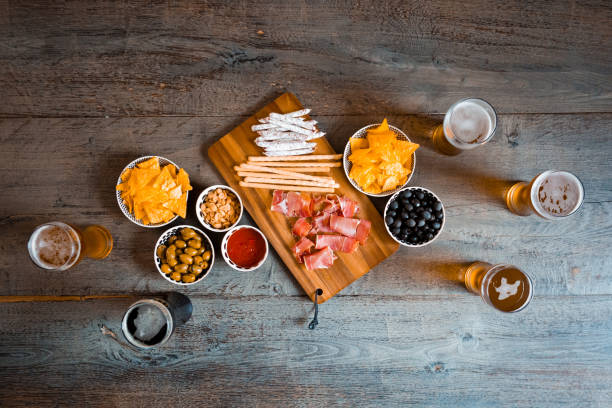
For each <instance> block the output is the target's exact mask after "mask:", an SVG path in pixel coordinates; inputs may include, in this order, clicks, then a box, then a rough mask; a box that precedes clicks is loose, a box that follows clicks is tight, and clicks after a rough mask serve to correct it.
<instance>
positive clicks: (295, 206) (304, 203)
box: [270, 190, 312, 217]
mask: <svg viewBox="0 0 612 408" xmlns="http://www.w3.org/2000/svg"><path fill="white" fill-rule="evenodd" d="M270 209H271V210H272V211H275V212H279V213H281V214H284V215H286V216H287V217H310V216H311V215H312V199H311V198H310V196H308V195H302V194H300V193H298V192H295V191H289V192H285V191H282V190H274V192H273V193H272V205H271V207H270Z"/></svg>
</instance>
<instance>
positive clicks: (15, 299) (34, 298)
mask: <svg viewBox="0 0 612 408" xmlns="http://www.w3.org/2000/svg"><path fill="white" fill-rule="evenodd" d="M136 296H141V295H65V296H45V295H40V296H39V295H31V296H30V295H24V296H0V303H19V302H75V301H77V302H82V301H85V300H92V299H129V298H133V297H136Z"/></svg>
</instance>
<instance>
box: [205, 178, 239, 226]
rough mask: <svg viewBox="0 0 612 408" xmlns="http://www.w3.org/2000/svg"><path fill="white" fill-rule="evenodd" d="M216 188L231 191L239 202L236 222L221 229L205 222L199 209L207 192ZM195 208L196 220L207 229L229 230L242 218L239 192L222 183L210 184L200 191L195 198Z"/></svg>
mask: <svg viewBox="0 0 612 408" xmlns="http://www.w3.org/2000/svg"><path fill="white" fill-rule="evenodd" d="M217 188H220V189H223V190H227V191H229V192H231V193H233V194H234V195H235V196H236V198H238V204H240V214H238V218H236V222H234V223H233V224H232V225H230V226H229V227H227V228H222V229H217V228H214V227H213V226H212V225H210V224H209V223H207V222H206V221H205V220H204V214H202V210H201V209H200V206H201V205H202V203H203V202H204V200H205V199H206V196H207V195H208V193H210V192H211V191H213V190H215V189H217ZM195 209H196V216H197V217H198V221H200V224H202V226H203V227H204V228H206V229H209V230H211V231H213V232H225V231H229V230H230V229H232V228H233V227H235V226H236V225H238V223H239V222H240V219H242V213H243V211H244V206H243V205H242V198H240V194H238V193H237V192H236V190H234V189H233V188H231V187H230V186H224V185H222V184H216V185H214V186H210V187H208V188H206V189H205V190H204V191H202V192H201V193H200V195H199V196H198V199H197V200H196V204H195Z"/></svg>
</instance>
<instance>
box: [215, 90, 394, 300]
mask: <svg viewBox="0 0 612 408" xmlns="http://www.w3.org/2000/svg"><path fill="white" fill-rule="evenodd" d="M302 108H303V107H302V104H301V103H300V101H298V99H297V98H296V97H295V96H294V95H293V94H291V93H285V94H283V95H281V96H280V97H278V98H277V99H276V100H275V101H274V102H272V103H270V104H268V105H266V106H265V107H264V108H263V109H261V110H260V111H259V112H257V113H256V114H255V115H253V116H251V117H250V118H249V119H247V120H246V121H244V122H243V123H242V124H241V125H240V126H238V127H237V128H235V129H234V130H232V131H231V132H230V133H228V134H227V135H225V136H223V137H222V138H221V139H219V140H218V141H217V142H216V143H215V144H213V145H212V146H211V147H210V148H209V149H208V156H209V157H210V160H211V161H212V162H213V164H214V165H215V166H216V167H217V169H218V170H219V172H220V173H221V175H222V176H223V178H224V179H225V181H226V182H227V184H228V185H230V186H231V187H232V188H233V189H235V190H236V191H237V192H238V193H239V194H240V196H241V198H242V202H243V203H244V207H245V209H246V210H247V211H248V212H249V214H250V215H251V217H252V218H253V220H255V222H256V223H257V225H258V226H259V228H260V229H261V230H262V231H263V233H264V234H265V235H266V237H267V238H268V241H269V242H270V244H271V245H272V247H274V249H275V250H276V252H277V253H278V255H279V256H280V257H281V259H282V260H283V262H284V263H285V265H287V268H289V270H290V271H291V273H292V274H293V276H294V277H295V279H297V281H298V282H299V284H300V285H301V286H302V288H303V289H304V291H306V293H307V294H308V296H310V298H311V299H313V300H314V295H315V291H316V290H317V288H321V289H322V290H323V295H322V296H319V298H318V302H319V303H323V302H325V301H326V300H328V299H330V298H331V297H333V296H334V295H335V294H336V293H338V292H340V291H341V290H342V289H344V288H345V287H347V286H348V285H350V284H351V283H352V282H354V281H356V280H357V279H359V278H360V277H361V276H363V275H365V274H366V273H367V272H368V271H370V269H372V268H373V267H374V266H376V265H377V264H378V263H380V262H381V261H382V260H384V259H385V258H387V257H388V256H390V255H391V254H393V253H394V252H395V251H397V249H398V247H399V244H398V243H397V242H395V241H394V240H393V239H391V237H389V235H388V234H387V231H386V229H385V226H384V224H383V219H382V217H381V215H380V214H379V213H378V210H376V208H375V207H374V205H373V204H372V202H371V201H370V199H369V198H368V197H367V196H365V195H364V194H361V193H360V192H358V191H357V190H355V189H354V188H353V186H351V184H350V183H349V181H348V180H347V179H346V176H345V174H344V170H343V169H342V167H336V168H332V170H331V175H332V176H333V178H334V179H335V180H336V181H337V182H338V184H340V188H338V189H336V193H338V194H340V195H344V196H347V197H350V198H351V199H353V200H356V201H357V202H359V206H360V209H359V212H358V213H357V217H359V218H362V219H367V220H370V221H371V222H372V230H371V232H370V235H369V237H368V240H367V243H366V245H363V246H362V245H360V246H359V248H358V249H357V251H355V252H353V253H352V254H346V253H342V252H336V256H338V259H336V261H335V262H334V264H333V266H332V267H331V268H329V269H317V270H314V271H309V270H307V269H306V267H305V266H304V265H303V264H300V263H298V262H297V261H296V259H295V257H294V256H293V252H292V251H291V248H292V247H293V245H294V244H295V242H296V240H295V238H294V237H293V235H292V234H291V224H290V219H289V218H287V217H285V216H284V215H282V214H280V213H276V212H272V211H270V204H271V203H272V190H264V189H254V188H248V187H241V186H240V185H239V184H238V183H239V181H240V178H239V177H238V176H237V175H236V172H235V171H234V166H236V165H239V164H240V163H243V162H245V161H246V160H247V157H248V156H260V155H262V151H261V149H260V148H259V147H257V146H256V145H255V143H254V142H253V140H254V139H255V138H256V137H257V134H256V133H254V132H252V131H251V126H252V125H254V124H257V123H258V121H257V120H258V119H261V118H264V117H266V116H268V115H269V114H270V112H278V113H288V112H292V111H295V110H298V109H302ZM323 131H325V130H324V129H323ZM315 141H316V143H317V147H316V149H315V151H314V153H313V154H334V153H335V152H334V150H333V149H332V147H331V146H330V145H329V143H328V142H327V140H326V139H325V138H324V137H321V138H319V139H315Z"/></svg>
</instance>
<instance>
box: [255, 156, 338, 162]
mask: <svg viewBox="0 0 612 408" xmlns="http://www.w3.org/2000/svg"><path fill="white" fill-rule="evenodd" d="M341 158H342V155H341V154H305V155H303V156H249V161H305V160H340V159H341Z"/></svg>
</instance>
